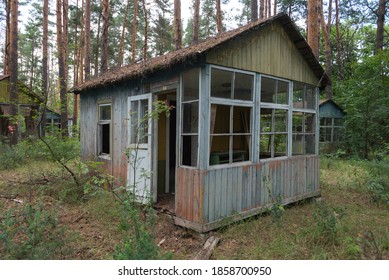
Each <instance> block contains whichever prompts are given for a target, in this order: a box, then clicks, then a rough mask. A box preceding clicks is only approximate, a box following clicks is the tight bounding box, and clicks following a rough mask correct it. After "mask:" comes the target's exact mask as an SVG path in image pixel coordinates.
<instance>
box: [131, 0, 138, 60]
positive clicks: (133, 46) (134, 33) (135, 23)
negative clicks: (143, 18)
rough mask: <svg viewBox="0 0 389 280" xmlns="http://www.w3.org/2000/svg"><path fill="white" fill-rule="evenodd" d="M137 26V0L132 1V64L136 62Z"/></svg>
mask: <svg viewBox="0 0 389 280" xmlns="http://www.w3.org/2000/svg"><path fill="white" fill-rule="evenodd" d="M137 25H138V0H134V19H133V21H132V43H131V49H132V55H131V60H132V63H135V61H136V35H137V34H136V33H137Z"/></svg>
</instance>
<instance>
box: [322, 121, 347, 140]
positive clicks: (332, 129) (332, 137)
mask: <svg viewBox="0 0 389 280" xmlns="http://www.w3.org/2000/svg"><path fill="white" fill-rule="evenodd" d="M322 119H330V120H331V124H330V125H321V120H322ZM336 119H338V120H342V125H335V120H336ZM319 126H320V127H319V128H320V135H319V139H320V140H319V141H320V143H341V142H342V141H341V140H339V139H340V137H339V138H338V140H336V141H335V140H334V136H335V129H338V130H339V133H340V135H339V136H341V131H342V130H343V128H344V119H343V118H334V117H321V118H320V120H319ZM322 129H331V133H330V138H331V140H330V141H321V136H322V135H323V134H322Z"/></svg>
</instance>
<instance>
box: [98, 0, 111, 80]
mask: <svg viewBox="0 0 389 280" xmlns="http://www.w3.org/2000/svg"><path fill="white" fill-rule="evenodd" d="M108 22H109V0H103V31H102V34H101V66H100V72H101V73H104V72H106V71H107V70H108Z"/></svg>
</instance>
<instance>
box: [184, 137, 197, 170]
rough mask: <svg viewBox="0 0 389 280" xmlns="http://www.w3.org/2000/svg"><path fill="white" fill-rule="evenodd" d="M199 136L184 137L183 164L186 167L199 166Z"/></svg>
mask: <svg viewBox="0 0 389 280" xmlns="http://www.w3.org/2000/svg"><path fill="white" fill-rule="evenodd" d="M197 151H198V136H197V135H191V136H182V159H181V163H182V164H183V165H186V166H193V167H196V166H197Z"/></svg>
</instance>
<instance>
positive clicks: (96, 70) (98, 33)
mask: <svg viewBox="0 0 389 280" xmlns="http://www.w3.org/2000/svg"><path fill="white" fill-rule="evenodd" d="M101 18H102V13H100V14H99V20H98V22H97V36H96V47H95V63H94V65H95V73H94V75H95V77H97V76H98V75H99V49H100V43H99V40H100V33H101Z"/></svg>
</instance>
